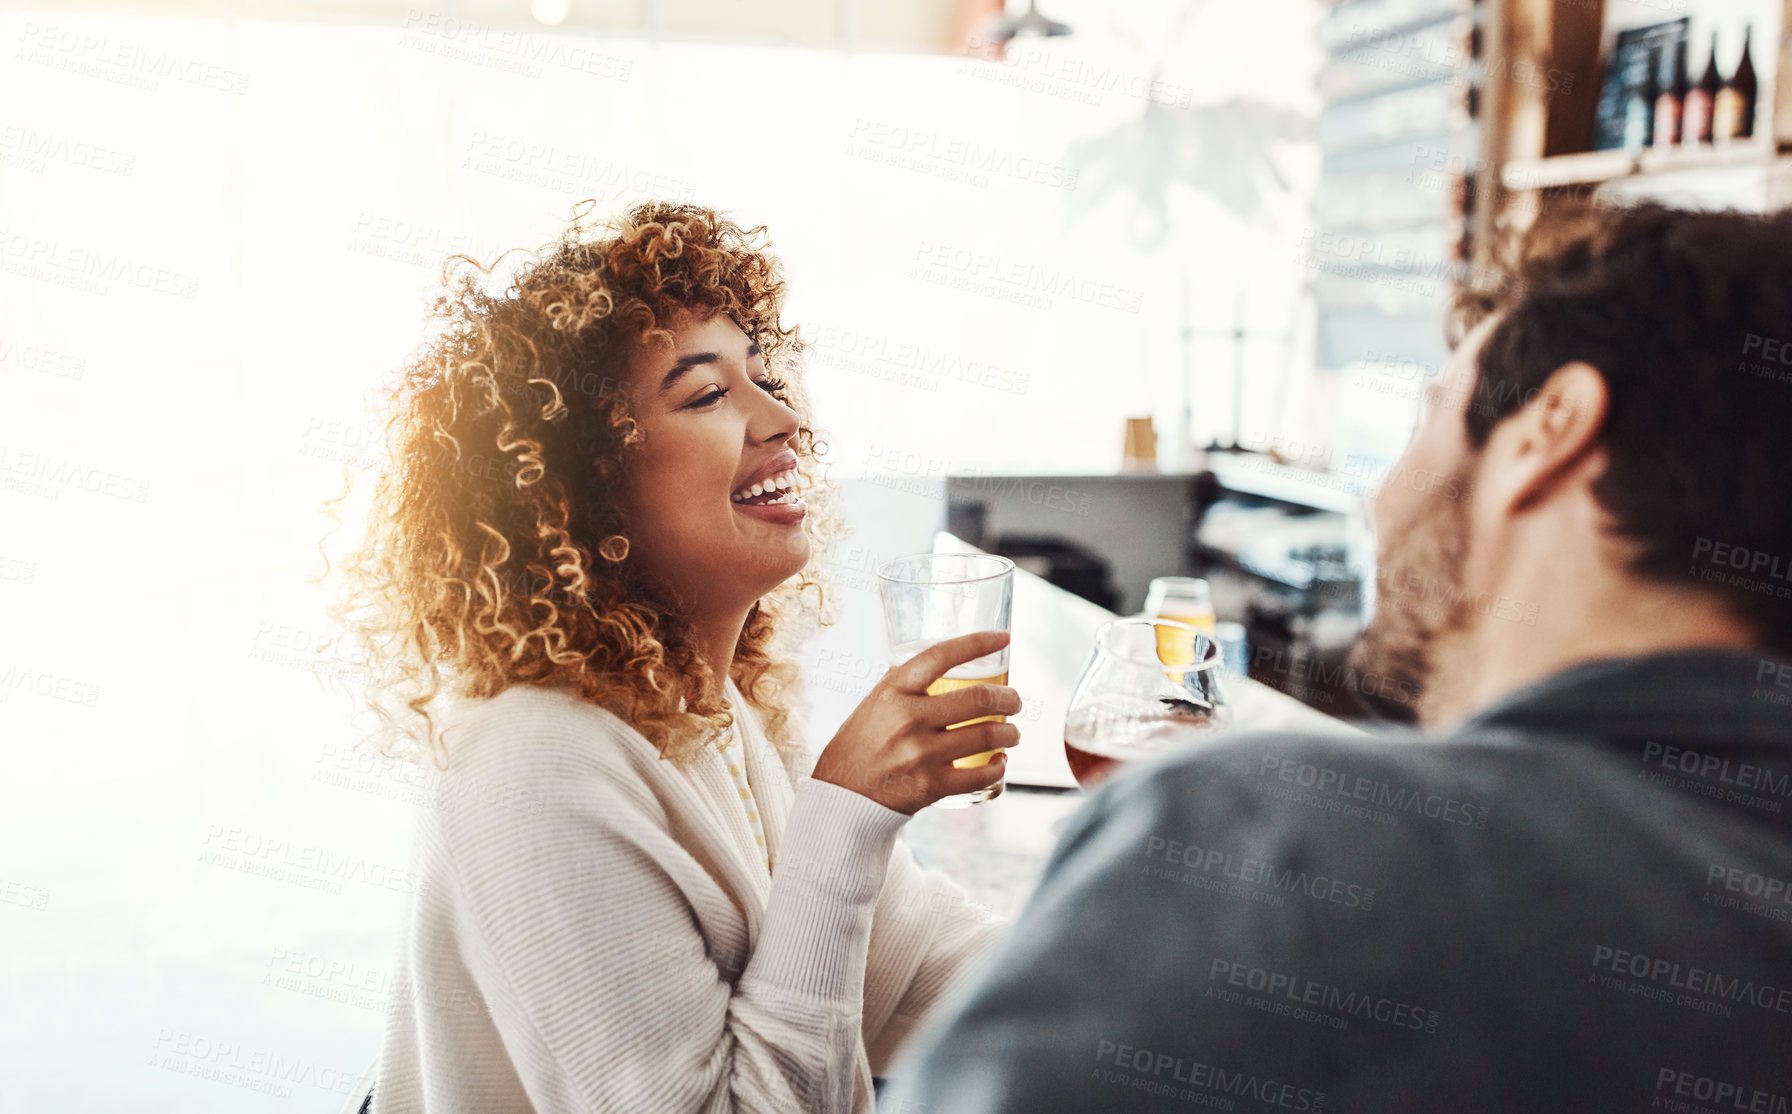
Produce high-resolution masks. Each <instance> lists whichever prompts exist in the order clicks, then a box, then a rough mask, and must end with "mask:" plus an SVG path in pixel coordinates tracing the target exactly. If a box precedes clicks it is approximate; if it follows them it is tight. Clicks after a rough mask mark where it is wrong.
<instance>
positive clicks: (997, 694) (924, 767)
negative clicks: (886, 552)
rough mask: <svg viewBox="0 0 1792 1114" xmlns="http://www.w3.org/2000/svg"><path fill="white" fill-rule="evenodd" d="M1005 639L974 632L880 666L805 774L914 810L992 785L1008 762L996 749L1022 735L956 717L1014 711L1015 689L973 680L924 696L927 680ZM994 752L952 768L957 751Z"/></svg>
mask: <svg viewBox="0 0 1792 1114" xmlns="http://www.w3.org/2000/svg"><path fill="white" fill-rule="evenodd" d="M1006 645H1008V632H1007V631H978V632H976V633H974V634H964V635H960V636H958V637H957V638H948V639H945V640H944V641H941V642H936V643H934V644H933V645H932V646H929V647H927V649H925V650H922V651H921V652H920V653H918V654H916V655H915V656H914V657H912V658H910V659H908V660H907V661H905V662H903V663H902V664H900V665H897V666H895V667H893V668H892V669H890V671H889V672H887V673H885V674H884V676H883V679H882V680H880V681H878V683H877V687H876V688H874V689H872V690H871V692H870V694H868V695H867V696H866V697H865V699H864V700H862V701H860V702H859V706H858V707H857V708H855V709H853V713H852V715H850V716H848V717H846V722H845V723H843V724H841V725H840V730H839V731H838V732H836V733H835V735H834V738H833V740H832V741H831V742H829V743H828V745H827V749H825V750H823V751H822V752H821V757H820V758H818V759H816V761H815V769H814V770H812V771H810V775H809V776H811V777H813V778H815V779H817V780H819V781H826V782H832V783H833V784H835V785H838V786H841V787H842V788H845V789H850V790H852V791H853V792H855V793H859V794H862V795H863V796H866V797H870V798H871V799H872V800H874V801H876V802H877V803H878V804H880V805H883V806H884V807H885V808H889V809H894V810H895V811H897V812H903V813H907V814H909V815H911V816H912V815H914V814H915V812H917V811H918V810H920V809H922V808H924V807H926V806H927V805H930V804H932V803H934V802H935V801H937V800H939V799H940V798H941V797H950V796H952V795H953V794H954V793H969V792H972V791H973V790H977V789H982V788H984V787H985V786H990V785H994V784H995V783H996V782H998V781H1000V780H1001V779H1002V772H1003V771H1004V770H1006V769H1007V766H1008V762H1007V755H1005V754H1003V753H1001V751H1002V749H1003V748H1005V747H1011V746H1013V745H1014V744H1015V743H1016V742H1018V741H1020V729H1019V728H1017V727H1015V726H1014V725H1013V724H1011V723H973V724H968V725H967V726H964V727H960V728H958V729H957V730H955V731H948V730H946V728H947V727H948V726H950V725H952V724H954V723H964V721H965V720H969V719H976V718H977V717H979V716H1012V715H1015V714H1017V713H1018V712H1019V711H1020V694H1019V693H1018V692H1016V691H1014V689H1013V688H1011V687H1009V686H1008V685H972V686H971V687H969V688H962V689H956V690H954V691H952V692H943V693H941V694H939V695H938V696H929V695H927V686H928V685H931V684H932V683H933V682H935V681H937V680H939V678H940V676H941V675H942V674H944V673H945V672H946V671H947V670H949V669H951V668H952V667H953V666H955V665H963V664H964V663H965V662H968V661H974V660H976V659H977V658H980V657H983V656H984V655H986V654H993V653H995V652H996V651H998V650H1000V649H1001V648H1002V647H1004V646H1006ZM987 750H993V751H996V752H997V753H996V754H995V756H994V757H992V758H991V759H990V760H989V762H988V763H987V764H985V765H981V766H970V767H967V768H965V769H958V768H957V767H955V766H953V765H952V760H953V759H955V758H966V757H969V756H970V755H973V754H980V753H982V752H983V751H987Z"/></svg>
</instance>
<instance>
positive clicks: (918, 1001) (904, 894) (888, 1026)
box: [865, 842, 1011, 1075]
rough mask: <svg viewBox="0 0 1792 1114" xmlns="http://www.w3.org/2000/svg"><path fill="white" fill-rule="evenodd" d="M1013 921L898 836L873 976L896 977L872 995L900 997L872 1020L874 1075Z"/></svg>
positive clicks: (869, 1046) (881, 906)
mask: <svg viewBox="0 0 1792 1114" xmlns="http://www.w3.org/2000/svg"><path fill="white" fill-rule="evenodd" d="M1010 924H1011V922H1010V921H1009V920H1008V919H1007V918H1005V917H1001V916H998V915H997V914H995V913H994V912H992V911H990V910H989V909H986V908H984V907H983V906H980V905H978V904H976V903H975V902H972V901H971V900H970V898H969V897H967V896H966V894H965V892H964V890H963V889H962V888H960V887H959V885H958V884H957V883H955V882H953V881H952V880H951V879H950V878H948V877H946V876H945V875H944V874H942V873H940V872H939V871H937V870H928V869H924V868H923V867H921V866H920V865H919V864H918V863H916V862H915V859H914V856H913V855H912V854H911V853H910V852H909V849H908V847H907V846H906V845H905V844H903V843H901V842H898V843H897V845H896V849H895V852H894V853H893V854H892V855H891V856H890V869H889V877H888V879H887V880H886V882H885V894H884V897H883V899H882V900H881V901H880V902H879V903H878V907H877V916H876V925H875V927H874V930H873V935H872V956H871V966H870V970H869V972H868V974H867V977H868V978H869V979H871V980H874V981H877V980H885V979H887V980H890V981H892V982H893V983H894V985H888V986H886V985H877V986H875V987H874V988H873V989H874V992H873V993H872V994H870V995H868V999H867V1000H868V1005H869V1004H870V1003H871V1002H875V1001H878V1000H883V1001H889V1002H892V1003H894V1006H893V1008H892V1009H890V1010H889V1011H888V1013H887V1016H873V1017H870V1018H868V1019H867V1032H866V1034H865V1039H866V1055H867V1057H868V1058H869V1061H870V1067H871V1071H872V1074H874V1075H883V1074H884V1073H885V1071H886V1069H887V1068H888V1066H889V1064H890V1063H891V1061H892V1060H893V1059H894V1058H895V1056H896V1055H897V1054H898V1053H899V1052H901V1051H902V1048H903V1046H904V1044H905V1042H906V1041H907V1040H908V1037H909V1035H910V1034H911V1033H912V1032H913V1031H914V1030H915V1029H916V1028H917V1027H918V1026H920V1025H921V1024H922V1023H923V1022H925V1021H927V1020H928V1019H929V1017H930V1016H932V1015H933V1014H935V1013H936V1010H937V1007H938V1006H939V1005H940V1004H941V1003H942V1001H943V1000H944V999H946V998H947V997H948V996H949V995H950V994H951V992H952V991H953V990H954V989H956V988H958V987H960V986H963V985H966V984H967V982H968V980H969V978H970V976H971V975H972V974H973V973H975V971H976V970H977V969H978V968H979V967H980V966H981V963H982V961H983V959H984V958H986V957H987V956H988V955H989V953H990V952H992V951H993V950H994V948H995V946H996V945H997V944H999V943H1000V942H1001V941H1002V939H1003V938H1004V937H1006V936H1007V934H1008V929H1009V927H1010Z"/></svg>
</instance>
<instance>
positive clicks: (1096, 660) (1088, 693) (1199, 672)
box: [1064, 615, 1232, 789]
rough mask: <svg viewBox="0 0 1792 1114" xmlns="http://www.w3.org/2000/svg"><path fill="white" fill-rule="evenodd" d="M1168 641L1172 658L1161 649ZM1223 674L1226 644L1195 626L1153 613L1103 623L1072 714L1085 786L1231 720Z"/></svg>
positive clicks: (1069, 722)
mask: <svg viewBox="0 0 1792 1114" xmlns="http://www.w3.org/2000/svg"><path fill="white" fill-rule="evenodd" d="M1166 627H1167V628H1169V629H1168V630H1167V631H1166V630H1165V629H1164V628H1166ZM1166 637H1167V638H1168V639H1169V642H1170V647H1171V652H1170V653H1169V654H1168V655H1165V654H1163V653H1162V652H1161V651H1160V649H1159V647H1160V646H1162V645H1164V640H1165V639H1166ZM1172 658H1174V659H1176V660H1170V659H1172ZM1219 671H1220V650H1219V646H1218V645H1217V644H1216V643H1215V642H1214V641H1213V640H1212V639H1210V638H1208V637H1207V635H1206V634H1205V633H1203V632H1201V631H1198V630H1196V629H1195V628H1194V627H1191V626H1189V625H1188V624H1187V623H1178V622H1175V621H1173V620H1167V619H1160V618H1156V617H1154V616H1149V615H1137V616H1133V617H1131V618H1126V619H1115V620H1112V621H1111V622H1107V623H1103V624H1102V625H1101V627H1100V628H1098V629H1097V630H1096V632H1095V646H1094V649H1092V650H1091V651H1090V653H1089V661H1088V664H1086V665H1085V666H1084V667H1083V675H1082V677H1081V678H1079V679H1078V681H1077V683H1076V688H1075V689H1074V690H1072V692H1071V694H1070V707H1069V708H1068V709H1067V710H1066V711H1065V713H1064V756H1065V757H1066V758H1067V759H1069V760H1070V772H1071V773H1072V774H1074V775H1076V780H1077V783H1078V784H1080V785H1081V786H1083V788H1085V789H1088V788H1090V787H1092V786H1093V785H1094V784H1095V783H1096V782H1098V781H1100V780H1101V779H1102V778H1103V777H1106V776H1107V775H1108V774H1109V773H1111V772H1112V771H1113V768H1114V766H1115V764H1116V763H1120V762H1130V761H1137V760H1141V759H1145V758H1151V757H1154V756H1156V755H1159V754H1164V753H1167V752H1169V751H1172V750H1176V749H1179V748H1181V747H1184V746H1187V745H1189V744H1190V743H1193V742H1196V741H1198V740H1201V739H1204V738H1209V737H1211V736H1212V734H1213V733H1214V732H1215V731H1218V730H1220V729H1221V728H1223V727H1224V726H1225V725H1226V724H1228V723H1229V722H1231V718H1232V716H1231V710H1230V709H1229V708H1228V707H1227V705H1226V698H1225V696H1224V694H1223V693H1222V692H1221V691H1220V683H1219Z"/></svg>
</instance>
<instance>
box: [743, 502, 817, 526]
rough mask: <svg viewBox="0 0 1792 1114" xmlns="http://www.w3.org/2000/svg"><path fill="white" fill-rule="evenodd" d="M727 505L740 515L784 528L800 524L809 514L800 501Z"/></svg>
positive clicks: (805, 504) (807, 506)
mask: <svg viewBox="0 0 1792 1114" xmlns="http://www.w3.org/2000/svg"><path fill="white" fill-rule="evenodd" d="M728 505H729V506H731V507H733V508H734V509H735V510H737V511H739V512H740V513H741V514H744V515H751V516H752V517H754V518H757V519H759V520H760V521H761V522H775V523H779V524H781V525H786V526H788V525H791V524H793V523H797V522H801V521H802V520H803V517H804V516H805V515H807V514H808V513H809V505H808V504H807V503H805V502H803V501H802V500H801V499H793V500H791V501H790V502H788V503H763V504H759V505H755V504H752V503H735V502H732V501H730V502H729V504H728Z"/></svg>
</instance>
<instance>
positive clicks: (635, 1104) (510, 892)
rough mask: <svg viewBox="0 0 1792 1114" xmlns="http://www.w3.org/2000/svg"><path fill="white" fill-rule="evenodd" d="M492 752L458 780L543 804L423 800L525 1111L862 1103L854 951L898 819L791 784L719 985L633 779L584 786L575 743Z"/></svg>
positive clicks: (860, 800) (461, 797)
mask: <svg viewBox="0 0 1792 1114" xmlns="http://www.w3.org/2000/svg"><path fill="white" fill-rule="evenodd" d="M499 749H500V750H501V751H503V752H505V753H507V754H508V755H510V757H509V758H508V759H505V760H504V761H503V762H502V764H501V766H500V767H499V768H497V769H494V768H492V767H491V766H490V764H486V765H485V768H479V766H480V764H478V763H475V766H474V768H473V769H470V770H468V771H467V772H466V775H465V776H467V777H469V778H472V779H474V780H475V781H478V780H480V779H484V780H486V781H491V780H493V779H497V780H499V781H507V782H509V783H511V784H512V785H514V784H515V783H516V781H517V780H519V778H520V779H521V780H523V781H524V782H525V783H526V787H527V788H528V789H530V790H533V791H535V792H537V793H539V794H540V799H542V800H544V801H546V802H547V807H546V808H545V809H543V810H541V811H540V812H537V813H535V814H524V813H521V812H518V811H516V810H514V809H506V808H503V807H500V806H496V805H495V804H494V803H493V801H494V798H495V797H497V795H495V794H491V793H463V794H458V795H456V797H455V798H454V799H453V800H450V801H447V802H444V803H439V804H438V805H437V817H438V820H439V824H440V829H439V830H440V833H441V840H440V846H441V848H442V853H443V854H444V855H445V856H446V858H447V860H448V862H447V864H446V866H447V870H446V871H445V872H444V873H445V874H446V875H447V877H448V878H449V879H450V885H451V886H452V888H453V890H454V895H453V901H452V907H453V909H454V915H455V919H456V921H457V925H456V930H457V932H458V933H459V934H460V936H461V938H462V941H463V948H464V950H465V955H466V962H467V966H468V968H469V970H470V971H471V972H472V974H473V976H474V978H475V980H476V981H477V982H478V983H479V984H480V989H481V991H482V993H483V994H484V996H485V999H486V1001H487V1002H488V1003H490V1006H491V1012H492V1018H493V1023H494V1024H495V1025H496V1027H497V1029H498V1031H499V1033H500V1035H501V1036H502V1038H503V1042H504V1047H505V1050H506V1052H507V1053H508V1055H509V1058H510V1060H511V1065H510V1067H511V1069H513V1070H514V1071H515V1072H516V1074H517V1077H518V1079H519V1081H520V1082H521V1083H522V1085H523V1087H524V1089H525V1090H526V1091H527V1093H528V1095H529V1099H530V1102H531V1104H532V1105H533V1106H534V1108H535V1109H536V1110H537V1111H539V1112H541V1114H575V1112H592V1114H595V1112H598V1111H604V1112H609V1111H621V1110H652V1111H656V1112H666V1114H678V1112H683V1111H692V1112H695V1111H703V1112H705V1114H725V1112H737V1114H760V1112H764V1114H774V1112H775V1114H789V1112H792V1111H825V1112H835V1111H839V1112H846V1111H852V1110H862V1109H867V1108H868V1106H869V1100H870V1096H869V1095H865V1094H862V1093H861V1092H862V1091H863V1087H862V1082H861V1073H860V1070H859V1064H860V1063H861V1061H860V1059H859V1057H860V1054H861V1049H862V1034H861V1016H862V1010H863V1000H864V999H863V995H864V979H865V964H866V950H867V946H868V938H869V934H870V927H871V919H872V911H873V908H874V905H875V903H876V901H877V897H878V893H879V890H880V886H881V884H882V883H883V881H884V879H885V877H886V873H887V864H888V860H889V858H890V851H891V848H892V846H893V844H894V843H895V839H896V833H897V831H898V829H899V828H900V827H901V826H902V824H903V823H904V822H905V821H906V820H907V819H908V818H907V817H906V816H904V815H903V814H901V813H899V812H895V811H893V810H890V809H886V808H884V807H883V806H882V805H879V804H877V803H876V802H874V801H872V800H870V799H869V798H867V797H863V796H861V795H859V794H857V793H854V792H852V791H850V790H847V789H843V788H841V787H839V786H835V785H830V784H827V783H825V782H819V781H814V780H812V779H808V778H804V779H802V781H801V783H800V784H799V786H798V787H797V790H796V793H795V797H794V800H793V803H792V807H791V812H790V815H789V817H788V820H787V822H786V826H785V832H784V840H783V844H782V848H781V852H780V855H779V862H778V866H777V870H776V871H775V873H774V875H773V878H772V882H771V890H770V896H769V898H768V901H767V905H766V910H765V917H764V921H763V923H762V927H761V932H760V936H759V939H758V941H757V943H756V946H755V948H754V951H753V955H752V957H751V959H750V960H749V961H748V963H747V966H746V968H745V970H744V971H743V972H742V973H741V976H740V978H739V979H738V980H736V981H735V982H733V983H731V982H730V981H729V979H728V978H727V977H725V976H724V975H723V973H722V972H721V971H720V970H719V969H718V968H717V966H716V964H715V963H714V962H713V961H712V960H711V959H710V957H709V955H708V952H707V950H706V947H705V943H704V940H703V938H702V935H701V933H700V932H699V930H698V926H697V922H696V918H695V915H694V912H693V910H692V908H691V906H690V904H689V902H688V900H687V898H686V896H685V891H684V890H683V889H681V887H680V885H679V878H678V872H679V871H681V870H685V871H688V870H690V869H691V864H690V861H689V860H688V858H686V857H684V856H683V852H682V849H681V848H680V847H679V845H678V844H677V843H676V842H675V841H674V840H673V837H672V835H671V834H670V832H669V831H668V830H667V827H666V823H665V816H664V813H663V811H660V812H658V814H657V815H656V810H658V809H660V808H661V806H660V805H659V803H658V801H657V800H656V799H655V798H654V796H653V795H652V794H651V792H650V791H649V790H648V788H647V787H646V786H645V784H644V783H641V782H640V781H639V780H638V779H637V780H636V781H635V782H633V783H630V781H629V780H628V779H627V778H621V777H604V776H594V771H593V769H592V768H591V760H590V758H589V755H590V752H591V750H592V748H591V746H590V739H589V737H586V738H583V739H561V740H544V739H537V738H531V739H527V740H524V741H523V742H522V744H521V745H507V746H504V747H501V748H499ZM599 773H601V771H599ZM498 799H501V798H498Z"/></svg>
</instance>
